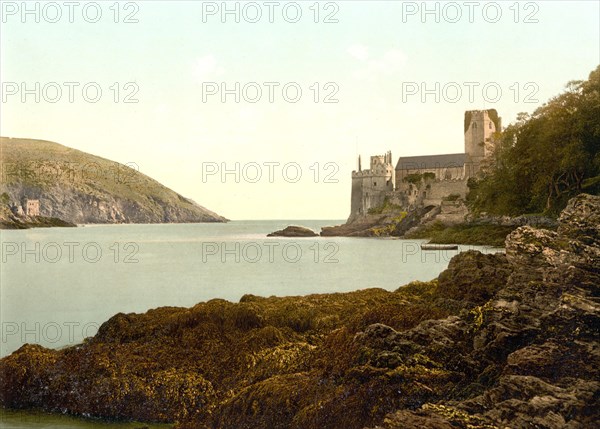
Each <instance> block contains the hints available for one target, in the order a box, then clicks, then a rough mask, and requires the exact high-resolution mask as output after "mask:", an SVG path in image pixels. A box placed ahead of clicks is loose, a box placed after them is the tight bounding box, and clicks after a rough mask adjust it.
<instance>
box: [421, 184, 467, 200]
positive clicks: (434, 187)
mask: <svg viewBox="0 0 600 429" xmlns="http://www.w3.org/2000/svg"><path fill="white" fill-rule="evenodd" d="M424 191H425V194H424V195H423V201H422V204H423V205H424V206H431V205H440V204H442V199H443V198H445V197H448V196H449V195H452V194H456V195H460V197H461V198H465V197H466V196H467V191H468V187H467V181H466V180H454V181H442V182H435V183H432V184H431V187H430V188H429V189H425V190H424Z"/></svg>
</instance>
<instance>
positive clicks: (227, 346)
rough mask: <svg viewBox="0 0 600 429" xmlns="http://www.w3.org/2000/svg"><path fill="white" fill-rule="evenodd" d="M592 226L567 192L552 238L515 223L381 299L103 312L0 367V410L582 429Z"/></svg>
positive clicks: (211, 420) (591, 336) (588, 381)
mask: <svg viewBox="0 0 600 429" xmlns="http://www.w3.org/2000/svg"><path fill="white" fill-rule="evenodd" d="M599 216H600V197H592V196H589V195H584V194H582V195H581V196H579V197H577V198H575V199H574V200H573V201H572V202H571V203H570V204H569V206H568V207H567V209H565V211H564V212H563V214H562V215H561V219H560V224H559V228H558V230H557V231H556V232H554V231H549V230H543V229H535V228H532V227H529V226H525V227H520V228H518V229H517V230H515V231H513V232H512V233H511V234H510V235H509V237H508V238H507V241H506V254H502V253H498V254H487V255H486V254H482V253H479V252H476V251H467V252H463V253H460V254H459V255H457V256H455V257H454V258H453V259H452V260H451V261H450V264H449V266H448V268H447V269H446V270H445V271H444V272H442V273H441V274H440V275H439V276H438V278H437V279H436V280H433V281H430V282H413V283H410V284H408V285H405V286H402V287H400V288H399V289H397V290H395V291H392V292H390V291H386V290H384V289H366V290H358V291H355V292H343V293H334V294H314V295H307V296H294V297H260V296H255V295H244V296H242V298H241V299H240V300H239V302H237V303H232V302H228V301H225V300H220V299H213V300H209V301H206V302H201V303H198V304H196V305H194V306H193V307H189V308H173V307H159V308H156V309H153V310H149V311H147V312H146V313H142V314H133V313H132V314H123V313H119V314H116V315H115V316H113V317H111V318H110V319H109V320H108V321H106V322H105V323H103V324H102V326H101V327H100V329H99V331H98V333H97V335H96V336H94V337H93V338H92V339H90V340H89V341H86V342H85V343H84V344H83V345H81V346H78V347H70V348H68V349H65V350H59V351H56V350H50V349H45V348H43V347H40V346H32V345H26V346H23V347H21V348H20V349H19V350H18V351H16V352H15V353H13V354H11V355H10V356H8V357H6V358H3V359H1V360H0V381H1V383H0V386H2V387H0V403H2V404H3V405H4V406H11V407H15V406H25V405H26V404H28V406H31V405H39V406H42V407H44V408H46V409H48V410H52V409H55V410H56V409H60V410H67V411H68V412H69V413H72V414H79V415H82V414H88V415H94V416H99V417H110V418H111V419H119V420H127V419H134V420H141V421H162V422H177V426H176V427H177V428H178V429H188V428H189V429H191V428H197V427H202V426H203V425H207V426H211V427H238V426H240V425H241V424H245V425H251V426H252V427H265V428H266V427H290V426H293V425H296V426H300V427H306V428H308V429H312V428H321V427H327V426H328V425H329V424H330V423H331V422H332V421H335V422H336V425H337V426H336V427H348V428H351V429H353V428H365V427H367V428H369V427H375V426H377V427H384V428H385V429H399V428H402V427H407V426H408V427H410V425H413V426H418V427H429V426H428V425H429V424H433V423H434V422H440V421H443V422H445V423H446V424H455V425H456V424H458V425H459V426H458V427H463V426H465V427H466V426H468V425H470V426H471V427H474V428H484V427H489V426H490V425H496V426H501V427H503V426H502V425H504V426H506V424H507V422H506V421H503V420H502V416H504V415H507V413H509V414H510V415H511V416H512V417H511V421H510V422H508V423H509V424H512V425H517V426H519V425H521V424H525V423H526V422H530V421H531V418H532V416H536V418H537V419H539V424H546V423H548V424H549V423H550V421H551V420H552V419H553V418H555V416H556V415H558V416H560V418H568V419H569V420H570V421H572V422H574V424H576V426H574V427H585V426H586V425H588V426H589V424H590V423H591V422H592V421H594V420H595V417H594V416H596V417H598V415H597V412H598V411H597V410H598V407H596V406H595V405H594V400H593V395H592V396H589V395H590V394H591V393H590V392H594V391H596V390H597V389H600V384H599V383H598V382H596V381H595V380H597V379H598V376H599V375H600V373H598V371H599V370H598V368H599V367H600V365H598V363H600V362H598V356H595V355H593V354H590V352H589V350H592V349H593V346H594V344H597V342H598V336H597V332H596V331H594V328H593V326H594V325H595V324H596V323H598V321H599V320H600V319H599V317H600V315H599V314H598V309H597V306H596V304H595V302H596V301H597V299H596V298H595V297H596V295H597V292H598V291H597V288H598V284H600V283H599V281H600V278H599V277H598V273H597V272H596V271H595V270H594V267H595V266H597V264H598V257H600V254H599V253H598V248H599V247H600V231H599V230H598V225H600V222H599ZM565 267H569V268H568V269H566V268H565ZM594 332H595V333H594ZM584 346H585V347H584ZM586 347H587V348H586ZM590 347H591V348H590ZM182 350H185V352H184V353H182ZM586 350H588V351H586ZM540 356H543V359H542V361H540V360H539V358H540ZM573 377H575V379H574V378H573ZM44 386H45V388H43V389H42V390H38V387H44ZM124 389H125V390H124ZM167 391H168V392H172V394H170V395H164V392H167ZM120 392H128V393H126V394H125V395H124V396H123V395H122V394H121V393H120ZM397 392H401V393H400V394H398V393H397ZM540 395H543V396H547V397H549V398H552V401H551V402H550V403H551V404H555V405H552V406H551V410H550V411H551V412H550V414H547V413H548V410H547V407H548V406H549V405H548V404H546V403H544V404H541V403H539V401H538V402H535V400H534V399H535V397H538V396H540ZM485 398H492V402H491V403H488V402H485V401H486V399H485ZM493 398H497V400H496V399H493ZM315 403H318V404H320V405H319V408H315V407H314V404H315ZM566 409H568V410H569V415H568V416H563V413H564V411H563V410H566ZM593 410H595V411H593ZM330 419H334V420H330ZM457 419H458V420H457ZM548 419H550V420H548ZM590 419H591V420H590ZM380 425H383V426H380ZM461 425H462V426H461ZM577 425H579V426H577Z"/></svg>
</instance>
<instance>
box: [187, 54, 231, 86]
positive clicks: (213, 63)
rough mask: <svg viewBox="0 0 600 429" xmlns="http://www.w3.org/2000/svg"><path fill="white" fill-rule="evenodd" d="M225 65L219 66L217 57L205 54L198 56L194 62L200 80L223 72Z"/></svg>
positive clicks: (195, 71) (195, 72)
mask: <svg viewBox="0 0 600 429" xmlns="http://www.w3.org/2000/svg"><path fill="white" fill-rule="evenodd" d="M223 71H224V70H223V67H221V66H219V65H218V63H217V60H216V58H215V57H214V56H213V55H212V54H209V55H205V56H203V57H200V58H197V59H196V61H195V62H194V70H193V73H194V76H195V77H196V79H198V80H199V81H204V80H206V79H207V78H208V77H210V76H218V75H221V74H223Z"/></svg>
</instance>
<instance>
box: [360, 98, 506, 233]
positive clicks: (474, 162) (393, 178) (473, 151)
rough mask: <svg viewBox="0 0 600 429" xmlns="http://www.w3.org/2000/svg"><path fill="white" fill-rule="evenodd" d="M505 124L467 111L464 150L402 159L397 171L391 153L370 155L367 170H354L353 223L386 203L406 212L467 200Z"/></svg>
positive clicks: (491, 114) (492, 113)
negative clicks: (470, 181)
mask: <svg viewBox="0 0 600 429" xmlns="http://www.w3.org/2000/svg"><path fill="white" fill-rule="evenodd" d="M501 129H502V123H501V118H500V117H499V116H498V112H496V110H495V109H489V110H471V111H467V112H465V120H464V145H465V147H464V152H463V153H451V154H445V155H425V156H410V157H400V158H399V159H398V162H397V163H396V166H395V168H394V166H393V164H392V153H391V152H389V151H388V152H387V153H386V154H385V155H377V156H372V157H371V163H370V165H369V169H368V170H363V169H362V165H361V157H360V156H359V157H358V170H357V171H353V172H352V203H351V213H350V218H349V221H352V220H353V219H355V218H356V217H359V216H362V215H365V214H368V213H369V210H370V209H373V208H376V207H380V206H382V205H383V204H384V202H385V201H387V202H389V203H391V204H396V205H399V206H401V207H403V208H405V209H406V210H412V209H415V208H418V207H427V206H439V205H441V204H442V201H443V200H444V199H448V198H449V197H453V198H464V197H465V196H466V194H467V191H468V187H467V181H468V179H469V178H471V177H475V176H476V175H477V174H478V172H479V171H480V170H481V168H482V167H484V166H485V165H486V163H488V162H489V160H490V158H491V155H492V154H493V152H494V148H495V140H494V133H496V132H497V131H501Z"/></svg>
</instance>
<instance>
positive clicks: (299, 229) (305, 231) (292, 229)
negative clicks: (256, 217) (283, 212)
mask: <svg viewBox="0 0 600 429" xmlns="http://www.w3.org/2000/svg"><path fill="white" fill-rule="evenodd" d="M318 236H319V234H317V233H316V232H314V231H313V230H311V229H309V228H305V227H303V226H293V225H291V226H288V227H286V228H284V229H281V230H279V231H275V232H272V233H270V234H268V235H267V237H318Z"/></svg>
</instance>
